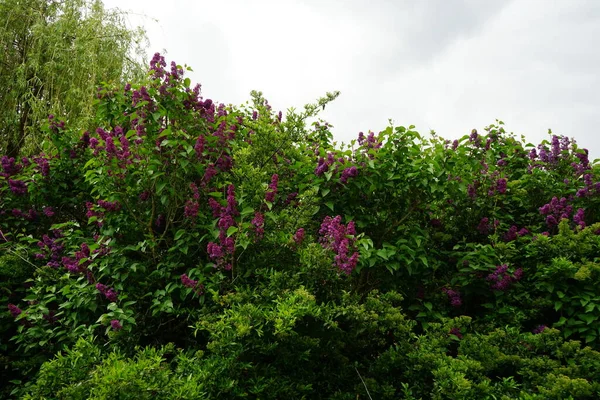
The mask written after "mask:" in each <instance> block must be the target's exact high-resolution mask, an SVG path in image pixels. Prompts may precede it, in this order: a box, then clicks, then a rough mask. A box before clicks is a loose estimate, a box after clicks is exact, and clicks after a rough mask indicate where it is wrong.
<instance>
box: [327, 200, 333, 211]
mask: <svg viewBox="0 0 600 400" xmlns="http://www.w3.org/2000/svg"><path fill="white" fill-rule="evenodd" d="M325 205H326V206H327V208H329V209H330V210H331V211H333V201H328V202H326V203H325Z"/></svg>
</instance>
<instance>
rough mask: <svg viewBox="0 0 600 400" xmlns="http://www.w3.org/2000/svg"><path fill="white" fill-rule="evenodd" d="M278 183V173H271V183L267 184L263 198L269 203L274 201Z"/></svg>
mask: <svg viewBox="0 0 600 400" xmlns="http://www.w3.org/2000/svg"><path fill="white" fill-rule="evenodd" d="M278 183H279V175H277V174H273V176H272V177H271V183H270V184H269V188H268V189H267V193H266V194H265V200H266V201H268V202H269V203H272V202H273V201H275V196H276V195H277V184H278Z"/></svg>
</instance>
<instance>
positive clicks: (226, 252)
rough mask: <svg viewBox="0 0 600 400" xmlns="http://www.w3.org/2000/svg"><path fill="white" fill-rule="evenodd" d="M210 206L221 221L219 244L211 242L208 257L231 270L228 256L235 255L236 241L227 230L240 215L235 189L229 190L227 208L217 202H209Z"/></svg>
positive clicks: (232, 187)
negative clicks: (228, 234)
mask: <svg viewBox="0 0 600 400" xmlns="http://www.w3.org/2000/svg"><path fill="white" fill-rule="evenodd" d="M209 206H210V207H211V208H212V210H213V215H215V214H218V217H219V220H218V222H217V226H218V227H219V243H215V242H209V243H208V245H207V247H206V251H207V252H208V256H209V257H210V258H211V259H213V260H215V263H216V265H217V266H222V267H223V268H224V269H225V270H230V269H231V263H227V256H230V255H232V254H233V253H234V250H235V239H234V238H233V237H231V236H229V237H228V236H227V230H228V229H229V228H231V227H232V226H235V219H234V218H235V217H236V216H237V215H239V212H238V210H237V202H236V200H235V187H234V186H233V185H229V187H228V188H227V206H226V207H223V206H221V205H220V204H218V203H217V202H216V201H212V202H211V201H210V200H209Z"/></svg>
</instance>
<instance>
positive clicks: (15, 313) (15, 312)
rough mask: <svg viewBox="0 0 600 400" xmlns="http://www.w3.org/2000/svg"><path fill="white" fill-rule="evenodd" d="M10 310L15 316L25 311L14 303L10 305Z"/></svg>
mask: <svg viewBox="0 0 600 400" xmlns="http://www.w3.org/2000/svg"><path fill="white" fill-rule="evenodd" d="M8 311H9V312H10V315H12V317H13V318H17V317H18V316H19V315H21V313H22V312H23V310H21V309H20V308H19V307H17V306H15V305H14V304H9V305H8Z"/></svg>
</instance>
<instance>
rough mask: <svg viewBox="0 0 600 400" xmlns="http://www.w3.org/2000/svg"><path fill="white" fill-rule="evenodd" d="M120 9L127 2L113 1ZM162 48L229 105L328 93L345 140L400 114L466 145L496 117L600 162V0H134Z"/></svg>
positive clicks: (155, 46) (277, 104)
mask: <svg viewBox="0 0 600 400" xmlns="http://www.w3.org/2000/svg"><path fill="white" fill-rule="evenodd" d="M104 2H105V4H106V5H107V6H109V7H114V6H119V2H118V1H117V0H105V1H104ZM124 9H131V10H133V11H134V12H135V13H136V14H146V15H148V16H150V17H152V18H157V19H159V20H160V22H159V23H155V22H152V21H151V19H149V18H140V17H139V16H136V15H131V16H130V19H131V23H132V24H140V23H141V24H143V25H144V26H145V27H146V29H147V30H148V33H149V36H150V40H151V49H150V52H154V51H161V50H162V49H163V48H165V49H167V50H168V54H167V58H168V59H169V60H175V61H177V62H179V63H186V64H188V65H191V66H192V67H193V68H194V73H193V74H192V79H193V80H195V81H197V82H199V83H201V84H202V87H203V94H204V95H205V96H206V97H210V98H213V99H215V100H218V101H223V102H226V103H233V104H239V103H243V102H244V101H246V100H248V98H249V92H250V90H253V89H256V90H261V91H263V92H264V94H265V96H266V97H267V98H268V99H269V101H270V103H271V104H272V105H273V106H274V108H276V109H286V108H288V107H291V106H294V107H301V106H302V105H303V104H305V103H307V102H310V101H313V100H315V99H316V98H318V97H320V96H321V95H323V94H324V93H325V92H326V91H332V90H340V91H341V92H342V95H341V97H340V98H339V99H338V100H337V101H336V102H334V103H333V104H331V105H330V106H329V107H327V109H326V111H325V112H324V113H323V114H322V116H323V118H325V119H326V120H328V121H329V122H331V123H333V124H334V125H335V127H336V128H335V129H334V134H335V135H336V138H337V139H339V140H344V141H347V140H350V139H352V138H354V137H356V135H357V134H358V132H359V131H361V130H362V131H367V130H369V129H371V130H374V131H377V130H380V129H383V128H384V127H385V126H386V125H387V120H388V118H392V119H393V120H394V122H395V123H397V124H402V125H410V124H415V125H417V129H418V130H419V131H421V132H422V133H426V132H427V131H428V130H429V129H434V130H436V131H437V132H438V133H439V134H440V135H441V136H444V137H448V138H455V137H459V136H461V135H463V134H465V133H468V132H469V131H470V130H471V129H472V128H478V129H482V128H483V127H484V126H486V125H488V124H490V123H493V122H494V120H495V119H496V118H499V119H502V120H504V122H506V124H507V125H506V127H507V129H508V130H513V131H515V133H519V134H520V133H523V134H525V135H526V136H527V138H528V139H529V140H530V141H532V142H539V141H540V140H542V139H545V138H547V134H546V132H547V129H548V128H552V129H553V131H554V132H555V133H558V134H565V135H568V136H575V138H576V139H577V140H578V142H579V144H580V145H582V146H584V147H588V148H589V149H590V151H591V155H592V156H595V157H600V135H596V133H595V131H594V129H595V118H596V116H597V115H598V110H600V78H599V77H598V75H597V73H596V71H597V68H598V64H599V63H600V54H599V53H598V51H597V50H596V47H597V45H596V42H597V40H596V39H595V38H598V37H600V2H597V1H595V0H589V1H585V0H580V1H570V2H566V1H564V2H558V1H557V2H547V1H542V0H519V1H512V2H510V1H504V2H481V1H475V0H454V1H440V0H430V1H422V2H412V1H385V0H371V1H370V2H364V1H355V0H348V1H344V2H339V1H332V0H320V1H317V0H305V1H300V0H297V1H292V0H278V1H276V0H257V1H243V0H229V1H220V2H212V1H211V2H209V1H204V0H203V1H185V0H180V1H172V2H171V3H170V4H169V5H168V6H167V5H165V3H164V2H158V1H154V0H146V1H138V0H133V1H128V2H127V6H126V7H124Z"/></svg>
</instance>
